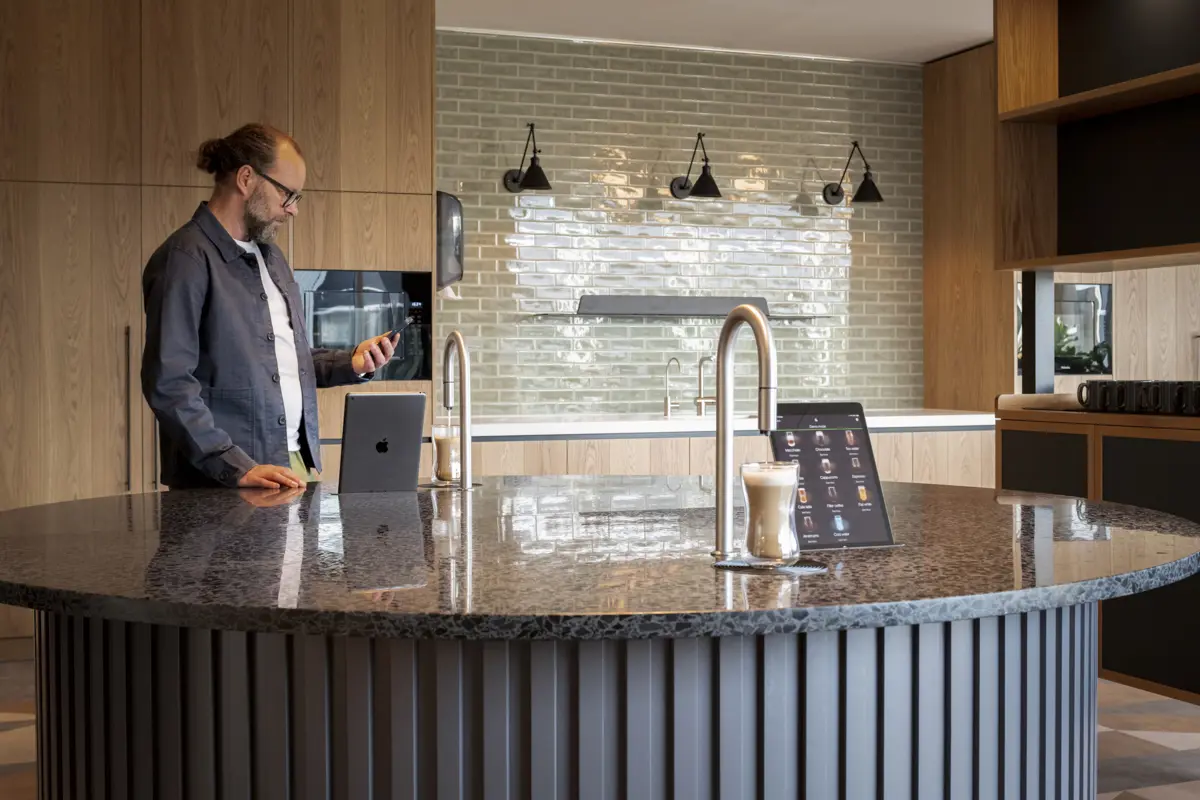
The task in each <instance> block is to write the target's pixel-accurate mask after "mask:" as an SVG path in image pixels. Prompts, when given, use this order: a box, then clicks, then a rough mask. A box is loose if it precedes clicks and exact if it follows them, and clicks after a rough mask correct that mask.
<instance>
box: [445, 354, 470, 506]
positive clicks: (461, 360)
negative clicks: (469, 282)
mask: <svg viewBox="0 0 1200 800" xmlns="http://www.w3.org/2000/svg"><path fill="white" fill-rule="evenodd" d="M456 359H457V361H458V431H459V437H460V438H459V446H458V452H459V460H460V461H461V462H462V463H461V467H462V468H461V470H459V472H460V474H459V479H460V485H461V487H462V489H463V491H470V489H471V485H472V484H471V357H470V356H469V355H468V354H467V343H466V341H465V340H464V339H463V335H462V334H461V333H459V332H458V331H452V332H451V333H450V335H449V336H447V337H446V346H445V349H443V350H442V405H443V406H444V407H445V408H446V409H447V410H452V409H453V408H454V371H453V370H452V369H451V367H452V366H453V364H454V361H455V360H456Z"/></svg>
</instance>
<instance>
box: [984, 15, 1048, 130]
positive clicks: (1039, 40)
mask: <svg viewBox="0 0 1200 800" xmlns="http://www.w3.org/2000/svg"><path fill="white" fill-rule="evenodd" d="M993 8H994V11H995V18H994V27H993V35H994V36H995V39H996V62H997V67H998V78H999V80H998V82H997V87H998V91H997V106H996V107H997V109H998V110H999V112H1000V113H1004V112H1006V111H1012V110H1013V109H1017V108H1023V107H1025V106H1031V105H1036V104H1037V103H1044V102H1047V101H1049V100H1054V99H1056V98H1057V97H1058V0H995V2H994V4H993Z"/></svg>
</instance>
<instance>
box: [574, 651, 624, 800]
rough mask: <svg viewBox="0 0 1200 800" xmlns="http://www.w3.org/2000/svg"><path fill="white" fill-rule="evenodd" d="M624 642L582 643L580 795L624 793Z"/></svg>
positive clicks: (605, 799) (603, 797) (583, 799)
mask: <svg viewBox="0 0 1200 800" xmlns="http://www.w3.org/2000/svg"><path fill="white" fill-rule="evenodd" d="M620 647H621V644H620V643H618V642H613V641H603V640H600V641H594V642H580V643H579V657H578V665H579V666H578V672H577V674H578V678H577V685H578V692H579V797H580V800H617V798H619V797H621V793H622V787H621V755H622V753H621V750H620V738H621V735H622V732H621V669H620V668H621V663H620V660H619V659H618V651H619V648H620Z"/></svg>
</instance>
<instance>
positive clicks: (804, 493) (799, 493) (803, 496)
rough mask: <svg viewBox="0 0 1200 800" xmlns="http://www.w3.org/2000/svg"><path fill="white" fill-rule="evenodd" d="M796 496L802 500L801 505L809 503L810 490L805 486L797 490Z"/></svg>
mask: <svg viewBox="0 0 1200 800" xmlns="http://www.w3.org/2000/svg"><path fill="white" fill-rule="evenodd" d="M796 496H798V497H799V498H800V502H801V503H807V502H808V489H805V488H804V487H803V486H801V487H800V488H799V489H797V490H796Z"/></svg>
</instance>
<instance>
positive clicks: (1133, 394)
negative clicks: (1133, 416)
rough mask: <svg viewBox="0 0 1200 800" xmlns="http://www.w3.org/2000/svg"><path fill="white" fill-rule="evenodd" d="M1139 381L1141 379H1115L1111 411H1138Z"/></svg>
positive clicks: (1110, 405)
mask: <svg viewBox="0 0 1200 800" xmlns="http://www.w3.org/2000/svg"><path fill="white" fill-rule="evenodd" d="M1138 383H1140V381H1113V392H1112V402H1111V403H1110V404H1109V407H1108V410H1109V411H1121V412H1128V411H1137V399H1138V398H1137V395H1138Z"/></svg>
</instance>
